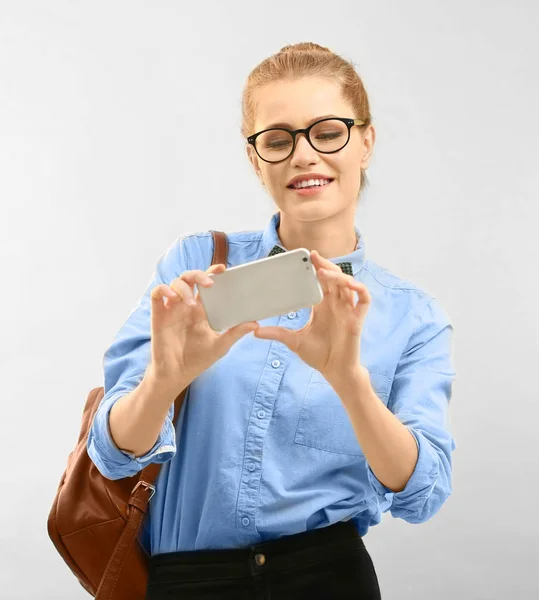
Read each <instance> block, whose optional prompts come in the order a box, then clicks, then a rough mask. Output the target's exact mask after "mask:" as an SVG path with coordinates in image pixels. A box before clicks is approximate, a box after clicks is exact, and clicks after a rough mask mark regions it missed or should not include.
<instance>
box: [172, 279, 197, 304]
mask: <svg viewBox="0 0 539 600" xmlns="http://www.w3.org/2000/svg"><path fill="white" fill-rule="evenodd" d="M170 287H171V288H172V290H173V291H175V292H176V293H177V294H178V295H179V296H180V297H181V298H182V299H183V301H184V302H185V304H187V305H188V306H194V305H195V304H196V301H195V297H194V294H193V289H192V287H191V286H190V285H189V284H188V283H187V281H184V280H183V279H182V278H181V277H177V278H176V279H174V281H172V283H171V284H170Z"/></svg>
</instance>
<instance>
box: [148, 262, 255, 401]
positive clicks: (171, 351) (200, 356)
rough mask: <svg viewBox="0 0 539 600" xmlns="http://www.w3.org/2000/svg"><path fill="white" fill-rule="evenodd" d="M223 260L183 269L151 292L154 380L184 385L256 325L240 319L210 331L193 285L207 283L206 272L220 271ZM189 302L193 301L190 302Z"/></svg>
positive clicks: (151, 361) (253, 329) (210, 283)
mask: <svg viewBox="0 0 539 600" xmlns="http://www.w3.org/2000/svg"><path fill="white" fill-rule="evenodd" d="M225 270H226V266H225V265H223V264H218V265H212V266H211V267H210V268H209V269H208V270H207V271H206V272H204V271H200V270H193V271H184V272H183V273H182V274H181V275H180V276H179V277H177V278H176V279H174V280H173V281H172V282H171V283H170V286H169V285H167V284H160V285H157V286H156V287H154V288H153V289H152V292H151V301H152V308H151V358H150V364H149V368H148V370H149V371H150V372H151V375H152V376H153V377H155V378H156V379H157V380H158V381H162V382H167V383H168V384H169V385H172V386H175V385H176V386H178V387H182V389H183V388H185V387H187V386H188V385H189V384H190V383H191V382H192V381H193V380H194V379H196V377H198V376H199V375H200V374H201V373H203V372H204V371H205V370H206V369H207V368H208V367H210V366H211V365H212V364H213V363H215V362H216V361H217V360H219V359H220V358H222V357H223V356H224V355H225V354H226V353H227V352H228V351H229V350H230V348H231V347H232V346H233V345H234V344H235V343H236V342H237V341H238V340H239V339H241V338H242V337H243V336H245V335H246V334H248V333H250V332H252V331H255V329H257V328H258V327H259V323H258V322H257V321H250V322H248V323H241V324H240V325H237V326H235V327H231V328H230V329H228V330H227V331H225V332H223V333H217V332H216V331H214V330H213V329H212V328H211V327H210V325H209V323H208V320H207V317H206V311H205V310H204V306H203V305H202V301H201V300H200V298H199V294H198V291H197V294H196V296H195V293H194V286H195V284H196V285H197V286H204V287H211V286H212V285H213V280H212V279H211V278H210V277H208V274H217V273H222V272H223V271H225ZM190 302H192V303H193V304H192V305H191V304H190Z"/></svg>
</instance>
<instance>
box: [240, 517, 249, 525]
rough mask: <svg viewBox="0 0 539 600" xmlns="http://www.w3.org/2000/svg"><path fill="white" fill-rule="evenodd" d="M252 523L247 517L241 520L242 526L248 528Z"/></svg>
mask: <svg viewBox="0 0 539 600" xmlns="http://www.w3.org/2000/svg"><path fill="white" fill-rule="evenodd" d="M250 522H251V521H249V519H248V518H247V517H243V519H242V520H241V524H242V525H243V526H244V527H248V526H249V523H250Z"/></svg>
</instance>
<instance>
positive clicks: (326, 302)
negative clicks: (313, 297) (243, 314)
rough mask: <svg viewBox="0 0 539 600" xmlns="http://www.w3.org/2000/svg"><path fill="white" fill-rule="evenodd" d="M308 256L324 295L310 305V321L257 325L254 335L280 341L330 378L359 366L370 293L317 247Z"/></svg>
mask: <svg viewBox="0 0 539 600" xmlns="http://www.w3.org/2000/svg"><path fill="white" fill-rule="evenodd" d="M311 260H312V263H313V265H314V267H315V269H316V274H317V277H318V281H319V282H320V286H321V288H322V290H323V292H324V297H323V299H322V301H321V302H320V303H319V304H315V305H314V306H313V308H312V312H311V318H310V319H309V322H308V323H307V324H306V325H305V327H303V328H302V329H299V330H297V331H295V330H291V329H286V328H284V327H259V328H258V329H257V330H255V331H254V334H253V335H254V336H255V337H257V338H261V339H271V340H276V341H278V342H282V343H283V344H285V346H287V347H288V348H290V350H292V351H293V352H295V353H296V354H297V355H298V356H299V357H300V358H301V359H302V360H303V361H304V362H306V363H307V364H308V365H310V366H311V367H313V368H314V369H316V370H317V371H320V373H322V375H323V376H324V377H325V378H326V379H331V378H333V377H336V376H338V374H339V373H349V372H353V371H354V370H357V369H361V366H360V339H361V331H362V329H363V322H364V320H365V316H366V315H367V311H368V310H369V306H370V302H371V296H370V294H369V291H368V289H367V287H366V286H365V285H364V284H363V283H359V282H358V281H356V280H355V279H354V278H353V277H352V276H350V275H347V274H346V273H343V272H342V270H341V268H340V267H339V266H338V265H336V264H334V263H332V262H331V261H329V260H327V259H325V258H323V257H322V256H320V255H319V254H318V252H317V251H316V250H313V251H312V252H311ZM355 292H357V294H358V301H357V303H356V300H355Z"/></svg>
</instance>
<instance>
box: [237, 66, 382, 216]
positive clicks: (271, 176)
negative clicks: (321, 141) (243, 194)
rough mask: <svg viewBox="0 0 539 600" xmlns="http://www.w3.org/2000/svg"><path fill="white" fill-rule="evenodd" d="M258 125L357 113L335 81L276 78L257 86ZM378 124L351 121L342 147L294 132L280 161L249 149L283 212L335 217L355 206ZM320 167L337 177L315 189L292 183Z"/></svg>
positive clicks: (297, 124)
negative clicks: (328, 149)
mask: <svg viewBox="0 0 539 600" xmlns="http://www.w3.org/2000/svg"><path fill="white" fill-rule="evenodd" d="M255 102H256V105H257V112H256V117H255V131H254V133H256V132H258V131H262V130H264V129H267V128H269V127H272V126H274V124H275V123H279V124H280V125H279V126H285V127H288V128H289V129H299V128H303V127H308V126H309V125H310V124H311V123H312V122H313V121H315V120H317V119H320V118H324V117H326V116H336V117H347V118H357V116H356V115H355V114H354V112H353V110H352V106H351V105H350V104H349V103H348V102H346V101H345V100H344V99H343V98H342V96H341V91H340V87H339V85H338V84H337V83H336V82H333V81H331V80H328V79H325V78H319V77H303V78H301V79H297V80H295V81H276V82H273V83H271V84H268V85H266V86H264V87H262V88H258V89H257V90H256V91H255ZM374 139H375V131H374V127H372V125H371V126H369V127H368V128H366V129H360V128H359V127H356V126H354V127H352V129H351V131H350V141H349V142H348V144H347V145H346V146H345V147H344V148H343V149H342V150H340V151H339V152H336V153H334V154H323V153H320V152H317V151H316V150H315V149H314V148H313V147H312V146H311V145H310V144H309V142H308V141H307V139H306V138H305V136H304V135H301V134H300V135H298V136H297V138H296V148H295V150H294V153H293V154H292V155H291V156H289V157H288V158H287V159H286V160H283V161H282V162H279V163H267V162H264V161H263V160H262V159H260V157H259V156H258V155H257V154H256V152H255V150H254V148H253V146H252V145H251V144H248V145H247V152H248V155H249V159H250V160H251V162H252V164H253V166H254V168H255V171H256V172H257V174H258V176H259V177H260V179H261V181H262V183H263V185H265V187H266V188H267V190H268V191H269V193H270V194H271V196H272V197H273V199H274V201H275V204H276V205H277V206H278V208H279V209H280V210H281V211H282V212H283V213H285V214H287V215H289V216H294V217H295V218H297V219H299V220H301V221H311V220H317V219H322V218H328V217H331V216H333V215H335V214H337V213H340V212H343V211H351V212H355V208H356V201H357V196H358V192H359V186H360V183H361V169H366V168H367V167H368V165H369V162H370V157H371V153H372V147H373V145H374ZM310 173H318V174H320V175H323V176H325V177H327V178H330V179H333V181H332V182H331V183H329V184H328V185H325V186H323V187H321V188H317V191H316V193H314V194H305V193H299V192H297V191H295V190H294V189H291V188H290V187H288V186H289V183H290V180H291V179H292V178H293V177H296V176H298V175H304V174H310Z"/></svg>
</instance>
